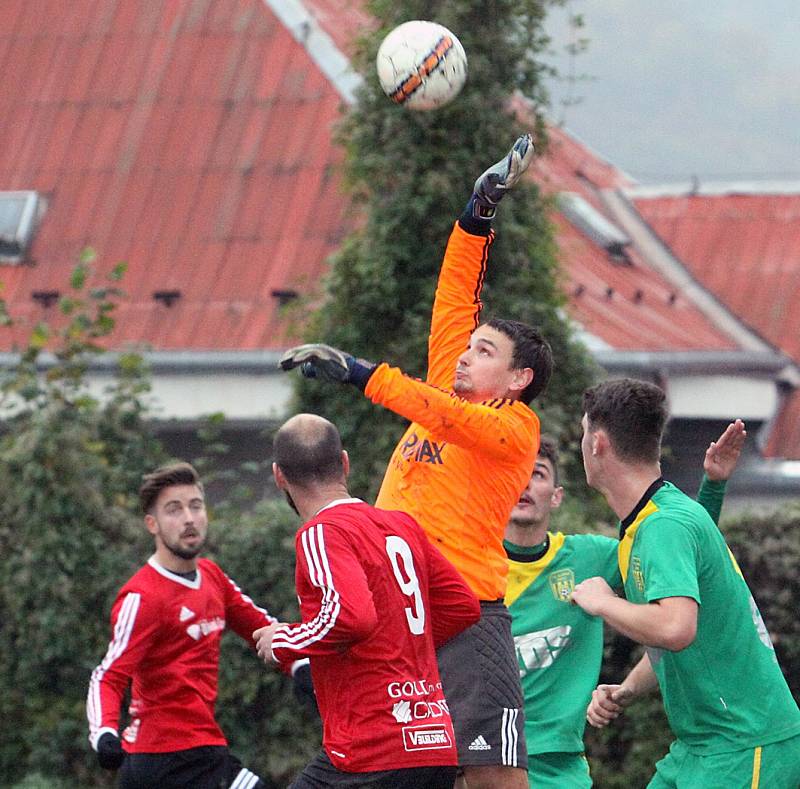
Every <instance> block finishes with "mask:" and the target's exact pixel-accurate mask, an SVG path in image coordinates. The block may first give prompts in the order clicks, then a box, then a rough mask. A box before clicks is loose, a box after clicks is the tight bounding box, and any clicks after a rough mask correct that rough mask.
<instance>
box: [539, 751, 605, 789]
mask: <svg viewBox="0 0 800 789" xmlns="http://www.w3.org/2000/svg"><path fill="white" fill-rule="evenodd" d="M528 784H529V785H530V788H531V789H589V787H590V786H591V785H592V777H591V776H590V775H589V762H587V761H586V757H585V756H584V755H583V754H582V753H529V754H528Z"/></svg>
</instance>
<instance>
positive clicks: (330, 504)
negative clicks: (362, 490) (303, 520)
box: [314, 499, 364, 515]
mask: <svg viewBox="0 0 800 789" xmlns="http://www.w3.org/2000/svg"><path fill="white" fill-rule="evenodd" d="M363 503H364V502H363V500H362V499H335V500H334V501H329V502H328V503H327V504H326V505H325V506H324V507H321V508H320V509H318V510H317V511H316V513H314V514H315V515H319V514H320V512H325V510H329V509H330V508H331V507H338V506H339V505H340V504H363Z"/></svg>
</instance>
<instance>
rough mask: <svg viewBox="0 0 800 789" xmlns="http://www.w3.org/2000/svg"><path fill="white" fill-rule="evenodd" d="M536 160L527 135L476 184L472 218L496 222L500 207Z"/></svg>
mask: <svg viewBox="0 0 800 789" xmlns="http://www.w3.org/2000/svg"><path fill="white" fill-rule="evenodd" d="M532 160H533V140H532V139H531V135H530V134H523V135H522V136H521V137H519V138H518V139H517V141H516V142H515V143H514V145H513V146H512V148H511V150H510V151H509V152H508V153H507V154H506V156H505V157H503V158H502V159H501V160H500V161H499V162H497V163H496V164H493V165H492V166H491V167H490V168H489V169H488V170H486V171H485V172H484V173H482V174H481V175H480V177H479V178H478V180H477V181H475V186H474V189H473V194H472V198H471V199H470V201H469V204H468V206H467V210H468V212H469V215H470V216H473V217H475V218H476V219H492V217H494V214H495V211H496V209H497V204H498V203H499V202H500V201H501V200H502V199H503V196H504V195H505V193H506V192H507V191H508V190H509V189H511V187H512V186H514V184H515V183H517V181H519V179H520V178H521V177H522V174H523V173H524V172H525V170H527V169H528V165H529V164H530V163H531V161H532Z"/></svg>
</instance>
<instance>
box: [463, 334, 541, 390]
mask: <svg viewBox="0 0 800 789" xmlns="http://www.w3.org/2000/svg"><path fill="white" fill-rule="evenodd" d="M513 358H514V342H513V340H512V339H511V338H510V337H509V336H508V335H507V334H504V333H503V332H501V331H499V330H498V329H495V328H492V327H491V326H479V327H478V328H477V329H475V331H474V332H473V333H472V336H471V337H470V338H469V346H468V347H467V350H466V351H464V353H462V354H461V356H459V357H458V364H457V365H456V374H455V380H454V382H453V391H454V392H455V393H456V394H458V395H460V396H461V397H463V398H464V399H465V400H469V401H471V402H473V403H480V402H481V401H483V400H490V399H492V398H493V397H511V398H516V397H518V396H519V392H520V391H521V389H522V388H524V386H522V387H520V380H521V379H520V372H521V371H520V370H515V369H513V368H512V366H511V365H512V360H513ZM528 382H530V381H528ZM525 385H527V384H525Z"/></svg>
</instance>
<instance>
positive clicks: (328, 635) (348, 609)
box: [272, 523, 378, 663]
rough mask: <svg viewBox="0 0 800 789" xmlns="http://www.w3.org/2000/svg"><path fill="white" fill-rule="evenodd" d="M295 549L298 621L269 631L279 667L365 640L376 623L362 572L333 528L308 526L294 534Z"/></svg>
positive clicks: (331, 652)
mask: <svg viewBox="0 0 800 789" xmlns="http://www.w3.org/2000/svg"><path fill="white" fill-rule="evenodd" d="M295 545H296V549H297V570H296V583H297V593H298V596H299V598H300V615H301V617H302V620H303V621H302V622H300V623H297V624H284V625H281V626H280V627H279V628H277V630H276V631H275V634H274V636H273V639H272V656H273V658H274V659H275V660H277V661H278V662H280V663H284V662H287V661H291V660H296V659H297V658H298V657H302V656H311V655H330V654H334V653H339V652H341V650H342V647H346V646H348V645H349V644H353V643H355V642H357V641H360V640H362V639H363V638H366V637H367V636H368V635H370V633H372V632H373V630H374V628H375V627H377V624H378V615H377V612H376V611H375V604H374V601H373V599H372V593H371V591H370V589H369V585H368V584H367V579H366V576H365V575H364V570H363V569H362V567H361V565H360V563H359V561H358V557H357V555H356V554H355V552H354V548H353V546H352V544H351V543H350V542H349V541H348V540H347V538H346V537H345V536H344V535H343V534H342V533H341V532H340V530H339V529H337V528H336V527H335V526H334V525H331V524H324V523H314V524H312V525H310V526H307V527H305V528H303V529H301V530H300V531H299V532H298V534H297V538H296V541H295Z"/></svg>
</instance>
